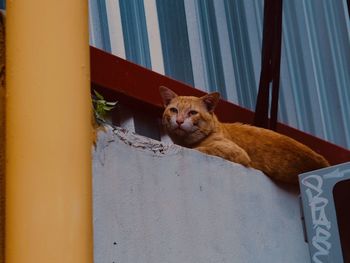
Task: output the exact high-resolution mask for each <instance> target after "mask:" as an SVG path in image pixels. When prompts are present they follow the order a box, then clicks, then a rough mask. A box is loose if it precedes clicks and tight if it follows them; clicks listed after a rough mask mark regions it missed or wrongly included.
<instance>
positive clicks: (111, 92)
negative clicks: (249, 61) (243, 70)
mask: <svg viewBox="0 0 350 263" xmlns="http://www.w3.org/2000/svg"><path fill="white" fill-rule="evenodd" d="M90 55H91V84H92V86H93V87H94V88H97V89H99V90H102V92H103V93H104V95H105V96H107V97H108V98H110V99H114V100H118V101H121V102H123V103H125V104H131V105H132V106H133V107H134V108H135V107H136V108H139V110H142V111H149V112H153V113H154V114H157V115H158V116H161V112H162V109H163V105H162V103H161V98H160V95H159V89H158V88H159V86H161V85H163V86H167V87H169V88H171V89H172V90H173V91H175V92H176V93H178V94H181V95H193V96H201V95H204V94H205V93H204V92H203V91H200V90H197V89H194V88H192V87H190V86H188V85H186V84H184V83H181V82H179V81H176V80H173V79H171V78H168V77H166V76H163V75H161V74H158V73H155V72H153V71H151V70H148V69H146V68H143V67H141V66H139V65H136V64H134V63H131V62H129V61H126V60H124V59H121V58H118V57H116V56H113V55H111V54H109V53H106V52H104V51H102V50H99V49H97V48H94V47H91V48H90ZM215 113H216V114H217V116H218V118H219V119H220V120H221V121H224V122H243V123H249V124H251V123H252V122H253V118H254V112H252V111H250V110H247V109H244V108H242V107H240V106H237V105H235V104H232V103H230V102H227V101H225V100H221V101H220V103H219V105H218V107H217V109H216V111H215ZM277 131H278V132H279V133H282V134H285V135H287V136H290V137H292V138H294V139H296V140H298V141H300V142H302V143H304V144H306V145H308V146H309V147H310V148H312V149H313V150H315V151H316V152H319V153H320V154H322V155H323V156H325V157H326V158H327V159H328V160H329V162H330V163H331V164H333V165H334V164H339V163H343V162H347V161H350V151H349V150H347V149H344V148H342V147H339V146H337V145H335V144H332V143H329V142H327V141H324V140H322V139H320V138H317V137H315V136H312V135H310V134H307V133H305V132H302V131H300V130H297V129H295V128H292V127H289V126H287V125H285V124H282V123H278V124H277Z"/></svg>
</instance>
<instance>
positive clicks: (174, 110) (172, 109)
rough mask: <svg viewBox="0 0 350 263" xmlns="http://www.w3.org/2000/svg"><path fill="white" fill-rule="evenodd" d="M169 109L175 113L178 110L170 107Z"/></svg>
mask: <svg viewBox="0 0 350 263" xmlns="http://www.w3.org/2000/svg"><path fill="white" fill-rule="evenodd" d="M169 110H170V111H171V112H172V113H177V112H178V111H177V109H176V108H170V109H169Z"/></svg>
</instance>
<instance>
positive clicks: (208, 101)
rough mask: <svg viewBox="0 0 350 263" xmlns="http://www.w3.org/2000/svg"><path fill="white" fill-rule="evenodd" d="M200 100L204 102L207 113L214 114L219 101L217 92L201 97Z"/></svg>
mask: <svg viewBox="0 0 350 263" xmlns="http://www.w3.org/2000/svg"><path fill="white" fill-rule="evenodd" d="M201 100H202V101H203V102H204V104H205V106H206V107H207V110H208V111H209V112H214V110H215V107H216V105H217V104H218V102H219V100H220V93H219V92H213V93H209V94H207V95H205V96H203V97H201Z"/></svg>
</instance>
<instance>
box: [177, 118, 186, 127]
mask: <svg viewBox="0 0 350 263" xmlns="http://www.w3.org/2000/svg"><path fill="white" fill-rule="evenodd" d="M176 123H177V125H179V126H180V125H181V124H183V123H184V120H182V119H176Z"/></svg>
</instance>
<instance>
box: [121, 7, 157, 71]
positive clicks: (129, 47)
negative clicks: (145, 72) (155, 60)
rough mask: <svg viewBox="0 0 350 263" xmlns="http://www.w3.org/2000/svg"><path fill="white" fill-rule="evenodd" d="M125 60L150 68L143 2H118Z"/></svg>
mask: <svg viewBox="0 0 350 263" xmlns="http://www.w3.org/2000/svg"><path fill="white" fill-rule="evenodd" d="M119 5H120V13H121V18H122V25H123V35H124V41H125V53H126V58H127V59H128V60H130V61H133V62H135V63H138V64H140V65H142V66H144V67H147V68H149V69H151V68H152V64H151V56H150V49H149V41H148V35H147V30H152V29H151V28H150V29H148V28H147V25H146V17H145V8H144V5H143V0H119Z"/></svg>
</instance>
